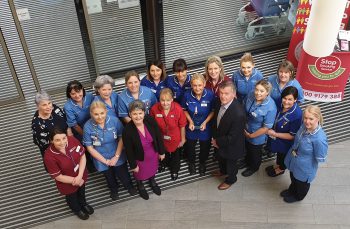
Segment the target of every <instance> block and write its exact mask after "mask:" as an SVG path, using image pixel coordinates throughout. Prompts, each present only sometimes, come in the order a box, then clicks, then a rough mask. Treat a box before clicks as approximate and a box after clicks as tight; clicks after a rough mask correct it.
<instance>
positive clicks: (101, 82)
mask: <svg viewBox="0 0 350 229" xmlns="http://www.w3.org/2000/svg"><path fill="white" fill-rule="evenodd" d="M113 86H114V80H113V79H112V77H110V76H109V75H100V76H98V77H97V78H96V80H95V83H94V88H95V92H96V97H95V101H101V102H102V103H104V104H105V106H106V108H107V112H108V113H107V114H108V115H109V116H114V117H118V94H117V93H116V92H114V91H113Z"/></svg>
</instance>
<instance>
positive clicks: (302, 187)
mask: <svg viewBox="0 0 350 229" xmlns="http://www.w3.org/2000/svg"><path fill="white" fill-rule="evenodd" d="M322 124H323V118H322V114H321V110H320V108H319V107H318V106H315V105H309V106H307V107H306V108H305V110H304V114H303V125H302V126H301V127H300V129H299V130H298V132H297V134H296V135H295V140H294V143H293V146H292V147H291V149H290V150H289V152H288V154H287V156H286V158H285V160H284V163H285V164H286V166H287V168H288V169H289V171H290V179H291V184H290V185H289V188H288V189H286V190H283V191H282V192H281V193H280V195H281V196H282V197H283V200H284V201H285V202H287V203H293V202H296V201H300V200H303V199H304V198H305V196H306V195H307V193H308V191H309V189H310V183H311V182H312V181H313V180H314V179H315V177H316V172H317V169H318V164H319V163H321V162H325V160H326V157H327V151H328V141H327V136H326V133H325V132H324V131H323V129H322Z"/></svg>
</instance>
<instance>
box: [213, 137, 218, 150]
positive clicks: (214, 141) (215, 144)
mask: <svg viewBox="0 0 350 229" xmlns="http://www.w3.org/2000/svg"><path fill="white" fill-rule="evenodd" d="M211 144H212V145H213V146H214V147H215V148H217V149H219V146H218V144H217V143H216V139H214V138H212V139H211Z"/></svg>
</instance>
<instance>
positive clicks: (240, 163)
mask: <svg viewBox="0 0 350 229" xmlns="http://www.w3.org/2000/svg"><path fill="white" fill-rule="evenodd" d="M237 167H238V169H244V168H247V163H245V161H238V162H237Z"/></svg>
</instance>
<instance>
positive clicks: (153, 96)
mask: <svg viewBox="0 0 350 229" xmlns="http://www.w3.org/2000/svg"><path fill="white" fill-rule="evenodd" d="M150 92H151V93H150V99H151V104H150V107H152V106H153V105H154V104H156V103H157V97H156V96H155V94H154V93H153V92H152V91H150Z"/></svg>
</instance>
